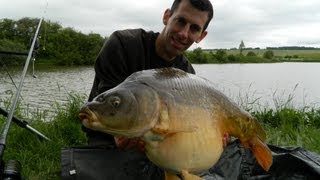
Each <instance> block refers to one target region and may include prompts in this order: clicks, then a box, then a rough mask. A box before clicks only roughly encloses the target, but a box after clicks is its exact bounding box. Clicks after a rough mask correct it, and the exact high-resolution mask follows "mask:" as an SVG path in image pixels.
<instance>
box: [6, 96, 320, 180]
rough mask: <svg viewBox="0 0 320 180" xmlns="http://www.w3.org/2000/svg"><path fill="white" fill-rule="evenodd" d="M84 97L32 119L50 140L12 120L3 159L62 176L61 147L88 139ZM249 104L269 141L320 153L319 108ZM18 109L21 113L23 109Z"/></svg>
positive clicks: (30, 171)
mask: <svg viewBox="0 0 320 180" xmlns="http://www.w3.org/2000/svg"><path fill="white" fill-rule="evenodd" d="M84 101H85V98H84V97H81V96H79V95H70V97H69V101H68V103H67V104H66V105H57V106H55V108H56V113H55V114H56V115H55V117H54V118H53V120H52V121H50V122H44V121H43V120H42V119H41V118H39V117H41V116H39V115H37V116H36V118H35V119H33V120H30V121H29V124H30V125H31V126H32V127H34V128H35V129H37V130H39V131H40V132H42V133H43V134H45V135H46V136H48V137H49V138H50V139H51V141H43V140H40V139H38V138H37V137H36V136H35V135H34V134H33V133H30V132H29V131H26V129H24V128H21V127H18V126H17V125H15V124H14V123H13V124H12V126H11V128H10V130H9V134H8V139H7V146H6V150H5V154H4V159H5V160H6V161H7V160H9V159H16V160H19V161H20V162H21V164H22V173H23V177H27V178H26V179H32V180H38V179H39V180H42V179H50V180H51V179H60V153H61V148H63V147H69V146H76V145H83V144H85V142H86V137H85V134H84V133H83V132H82V130H81V125H80V123H79V119H78V110H79V108H80V106H81V105H82V104H83V102H84ZM251 105H252V104H250V106H251ZM248 107H249V106H247V109H248V110H249V112H251V113H252V114H253V115H254V116H255V117H257V118H258V120H259V121H260V122H261V124H262V125H263V127H264V128H265V130H266V132H267V134H268V139H267V142H268V143H269V144H273V145H277V146H300V147H304V148H306V149H307V150H310V151H313V152H315V153H317V154H320V138H319V137H320V109H319V108H315V107H314V108H312V107H305V108H300V109H297V108H294V107H292V106H290V105H288V104H285V105H283V106H277V107H276V108H274V109H268V108H264V109H260V110H254V109H253V108H248ZM17 111H18V112H17V114H18V115H19V113H21V112H24V111H21V110H17ZM19 116H21V114H20V115H19ZM0 119H1V123H3V121H4V119H5V118H3V117H2V116H0Z"/></svg>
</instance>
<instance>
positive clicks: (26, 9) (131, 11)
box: [0, 0, 320, 49]
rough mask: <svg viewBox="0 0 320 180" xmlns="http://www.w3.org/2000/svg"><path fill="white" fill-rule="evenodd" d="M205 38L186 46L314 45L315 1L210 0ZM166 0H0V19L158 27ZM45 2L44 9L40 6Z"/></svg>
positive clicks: (318, 37) (82, 27) (102, 29)
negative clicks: (241, 42) (212, 10)
mask: <svg viewBox="0 0 320 180" xmlns="http://www.w3.org/2000/svg"><path fill="white" fill-rule="evenodd" d="M211 2H212V4H213V6H214V11H215V12H214V19H213V21H212V22H211V24H210V26H209V27H208V32H209V33H208V35H207V37H206V38H205V39H204V40H203V41H202V42H200V43H199V44H196V45H194V46H193V47H192V48H195V47H201V48H203V49H205V48H233V47H239V44H240V41H241V40H243V41H244V44H245V46H246V47H260V48H265V47H267V46H313V47H320V10H319V8H320V0H267V1H263V0H215V1H211ZM171 3H172V0H86V1H85V0H0V18H9V19H14V20H18V19H20V18H22V17H32V18H33V17H37V18H41V17H44V18H45V20H51V21H54V22H59V23H60V24H61V25H62V26H63V27H72V28H74V29H75V30H77V31H81V32H83V33H90V32H93V33H99V34H101V35H102V36H109V35H110V34H111V33H112V32H113V31H115V30H118V29H125V28H144V29H146V30H153V31H161V30H162V28H163V24H162V15H163V13H164V10H165V9H166V8H170V6H171ZM46 7H47V8H46Z"/></svg>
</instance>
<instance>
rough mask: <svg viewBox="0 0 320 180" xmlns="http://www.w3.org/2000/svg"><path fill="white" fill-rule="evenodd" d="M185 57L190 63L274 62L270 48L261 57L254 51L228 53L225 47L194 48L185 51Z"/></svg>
mask: <svg viewBox="0 0 320 180" xmlns="http://www.w3.org/2000/svg"><path fill="white" fill-rule="evenodd" d="M185 55H186V57H187V58H188V59H189V60H190V61H191V63H196V64H206V63H258V62H276V61H277V60H276V59H274V53H273V51H272V50H266V51H265V52H264V53H263V55H262V57H260V56H258V55H257V54H256V53H255V52H253V51H249V52H248V53H247V54H243V53H242V52H241V53H239V54H228V53H227V50H226V49H218V50H202V49H201V48H196V49H194V50H192V51H186V52H185Z"/></svg>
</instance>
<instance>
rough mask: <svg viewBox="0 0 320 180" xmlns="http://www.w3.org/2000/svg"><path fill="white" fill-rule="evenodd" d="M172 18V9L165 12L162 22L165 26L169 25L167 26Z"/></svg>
mask: <svg viewBox="0 0 320 180" xmlns="http://www.w3.org/2000/svg"><path fill="white" fill-rule="evenodd" d="M170 16H171V11H170V9H166V11H165V12H164V14H163V17H162V21H163V24H164V25H167V24H168V21H169V18H170Z"/></svg>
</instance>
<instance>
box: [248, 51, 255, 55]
mask: <svg viewBox="0 0 320 180" xmlns="http://www.w3.org/2000/svg"><path fill="white" fill-rule="evenodd" d="M247 56H257V55H256V53H254V52H253V51H249V52H248V53H247Z"/></svg>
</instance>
